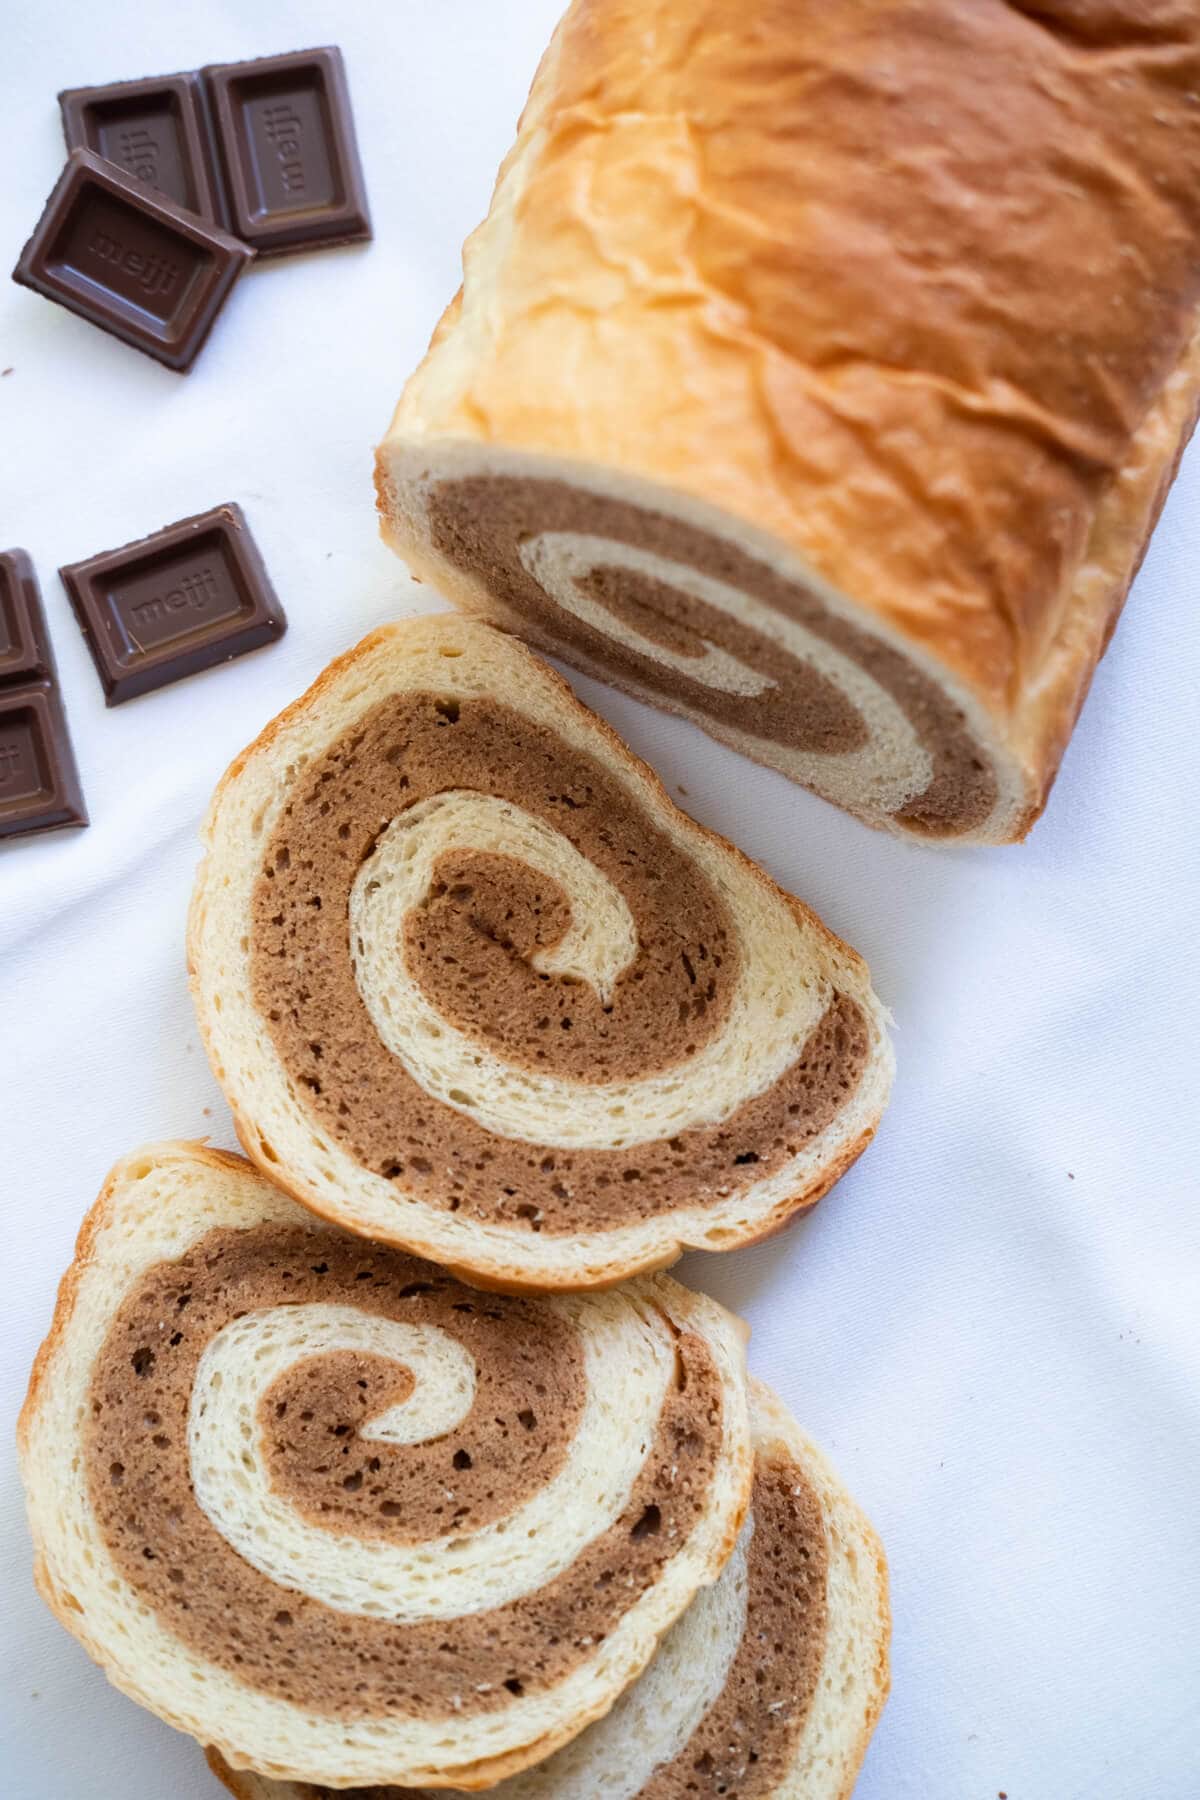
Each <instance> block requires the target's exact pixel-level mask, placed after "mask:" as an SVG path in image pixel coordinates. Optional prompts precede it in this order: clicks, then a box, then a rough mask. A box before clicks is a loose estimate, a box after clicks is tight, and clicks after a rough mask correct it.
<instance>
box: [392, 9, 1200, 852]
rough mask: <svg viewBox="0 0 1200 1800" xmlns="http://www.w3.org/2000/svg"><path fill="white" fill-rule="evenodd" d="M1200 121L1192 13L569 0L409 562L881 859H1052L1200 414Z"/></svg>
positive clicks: (507, 183) (425, 475)
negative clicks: (1110, 651) (800, 790)
mask: <svg viewBox="0 0 1200 1800" xmlns="http://www.w3.org/2000/svg"><path fill="white" fill-rule="evenodd" d="M1198 92H1200V7H1197V6H1196V4H1195V0H1141V3H1138V4H1135V3H1133V0H1127V3H1126V4H1118V3H1117V0H1095V3H1094V4H1091V3H1088V0H1039V3H1038V4H1036V5H1034V4H1028V5H1024V4H1019V3H1014V0H970V4H965V3H964V0H855V4H853V5H837V4H832V5H831V4H829V0H758V3H757V4H754V5H747V4H746V0H690V3H689V4H688V5H680V4H679V3H678V0H574V4H573V5H571V7H570V8H569V10H568V12H567V14H566V17H565V18H564V20H563V21H562V23H561V25H560V26H559V28H558V31H557V32H556V34H555V37H554V39H553V42H552V43H551V45H550V48H549V50H548V51H547V53H546V56H545V58H544V59H543V62H542V65H541V68H540V69H539V71H538V74H537V78H536V80H535V82H534V85H533V90H532V93H531V95H530V99H529V103H528V106H527V107H526V110H525V113H524V116H523V118H522V120H521V124H520V129H519V133H518V137H517V141H516V144H515V146H514V148H513V149H512V151H511V153H510V154H509V156H508V157H507V159H506V161H505V163H504V165H503V167H502V169H501V171H500V176H499V180H498V182H497V186H496V190H495V196H494V199H493V202H492V207H491V211H490V213H489V215H488V217H487V219H486V221H485V222H484V223H483V224H482V225H481V226H480V227H479V229H478V230H477V231H476V232H475V234H474V235H473V237H472V238H471V239H470V240H469V242H468V244H467V248H466V251H465V254H464V281H463V286H462V290H461V292H460V293H459V295H458V296H457V298H456V299H455V300H454V301H453V303H452V304H451V306H450V307H449V309H448V311H447V312H446V314H445V317H444V318H443V320H442V322H441V324H440V326H439V328H438V330H437V332H436V334H435V337H434V340H433V344H432V346H431V348H430V350H429V353H428V355H427V356H426V358H425V360H424V362H423V363H422V364H421V366H420V368H419V369H418V370H417V372H416V373H415V375H414V376H413V377H412V379H411V380H410V382H409V384H408V386H407V388H406V389H405V392H404V395H403V398H402V399H401V402H400V405H399V409H398V411H397V413H396V416H395V420H394V422H393V424H392V427H391V430H390V432H389V433H388V436H387V438H386V439H385V441H384V442H383V444H382V446H381V447H380V450H379V456H378V489H379V497H380V507H381V511H382V515H383V521H384V530H385V535H386V536H387V537H388V539H389V541H390V542H391V543H392V544H393V546H394V547H395V548H396V549H397V550H398V551H399V552H400V554H401V555H402V556H403V557H404V558H405V559H406V560H407V561H408V563H409V564H410V566H411V567H412V569H413V570H414V572H415V573H416V574H417V575H418V576H419V577H420V578H421V579H422V580H425V581H429V582H432V583H433V585H434V586H435V587H436V588H438V589H439V590H440V591H441V592H442V593H444V594H446V595H448V596H449V597H450V598H451V599H452V600H453V601H454V602H455V603H456V604H457V605H459V606H461V607H463V608H465V609H466V610H467V611H469V612H473V613H477V614H480V615H482V616H483V617H485V618H487V619H490V620H491V621H493V622H494V623H496V624H499V625H502V626H504V627H506V628H508V629H511V630H515V631H517V632H519V633H520V634H521V635H522V636H524V637H526V638H527V639H529V641H530V642H532V643H534V644H536V645H538V646H540V647H541V648H543V649H550V650H553V651H555V652H558V653H560V654H561V655H562V656H564V657H566V658H567V659H568V660H569V661H571V662H573V663H575V664H576V665H577V666H578V667H580V668H582V669H585V670H587V671H588V672H589V673H591V674H594V675H601V676H604V677H606V678H607V679H610V680H612V681H615V682H616V683H618V684H619V685H620V686H621V687H623V688H625V689H627V690H628V691H629V692H630V693H633V694H636V695H637V696H639V697H640V698H642V699H647V700H652V701H656V702H658V703H659V704H661V705H664V706H667V707H669V708H670V709H672V710H673V711H676V712H680V713H682V714H684V715H685V716H686V717H688V718H690V719H693V720H695V721H696V723H697V724H700V725H702V726H704V727H705V729H706V730H708V731H710V732H711V733H712V734H713V735H714V736H716V737H719V738H722V739H723V740H725V741H726V742H728V743H730V744H732V745H734V746H735V747H736V748H738V749H740V750H742V751H744V752H745V753H746V754H748V755H750V756H752V757H755V758H757V759H758V760H760V761H762V762H766V763H769V764H771V765H772V766H773V767H775V768H777V769H780V770H782V771H783V772H784V773H785V774H788V775H790V776H792V777H793V778H794V779H795V780H797V781H801V782H804V783H805V784H807V785H808V786H810V787H812V788H815V789H816V791H817V792H818V793H821V794H823V795H825V796H826V797H827V798H829V799H830V800H833V801H836V802H837V803H838V804H839V805H841V806H844V807H847V808H848V809H849V810H850V811H852V812H854V813H856V814H858V815H859V816H861V817H862V818H864V819H867V820H869V821H870V822H872V823H873V824H876V825H882V826H887V827H890V828H892V829H894V830H896V831H900V832H906V833H913V834H917V835H921V836H934V837H947V838H951V837H952V838H959V839H966V840H974V841H978V842H1002V841H1008V840H1011V839H1015V838H1019V837H1021V836H1022V835H1023V834H1024V833H1025V832H1026V831H1027V829H1028V828H1029V826H1030V824H1031V823H1032V821H1033V820H1034V819H1035V818H1036V817H1037V815H1038V813H1039V812H1040V810H1041V808H1042V807H1043V805H1044V804H1045V801H1046V797H1047V794H1048V791H1049V788H1050V784H1051V782H1052V781H1053V779H1054V775H1055V772H1056V770H1057V767H1058V763H1059V759H1060V757H1061V755H1062V752H1063V750H1064V747H1065V745H1066V742H1067V739H1068V737H1069V735H1070V732H1071V729H1072V727H1073V725H1074V722H1075V718H1076V715H1077V713H1078V711H1079V708H1080V706H1081V704H1082V702H1083V699H1084V695H1085V693H1086V691H1087V687H1088V684H1089V682H1090V680H1091V676H1092V672H1093V670H1094V668H1095V666H1096V662H1097V660H1098V658H1099V657H1100V655H1101V653H1102V651H1103V649H1104V647H1105V644H1106V642H1107V640H1108V637H1109V635H1110V633H1111V631H1112V629H1113V626H1114V624H1115V622H1116V618H1117V614H1118V612H1119V610H1120V608H1121V604H1122V602H1123V600H1124V597H1125V594H1126V591H1127V589H1128V587H1129V584H1130V581H1131V580H1132V577H1133V575H1134V573H1135V571H1136V569H1137V566H1138V563H1139V561H1140V558H1141V556H1142V553H1143V550H1144V548H1145V545H1146V541H1147V538H1148V536H1149V533H1150V531H1151V529H1152V527H1153V524H1154V520H1155V518H1156V516H1157V512H1158V508H1159V506H1160V505H1161V502H1162V500H1163V497H1164V495H1165V493H1166V490H1167V488H1168V486H1169V484H1170V482H1171V479H1172V477H1173V474H1174V470H1175V467H1176V465H1177V462H1178V458H1179V456H1180V454H1181V451H1182V448H1183V445H1184V443H1185V442H1186V440H1187V438H1188V436H1189V434H1190V432H1191V429H1192V426H1193V423H1194V421H1195V417H1196V411H1197V404H1198V398H1200V311H1198V308H1200V106H1197V104H1196V95H1197V93H1198ZM1144 700H1145V697H1144V696H1141V697H1138V696H1130V703H1131V704H1140V703H1144Z"/></svg>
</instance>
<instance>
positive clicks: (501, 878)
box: [189, 615, 892, 1290]
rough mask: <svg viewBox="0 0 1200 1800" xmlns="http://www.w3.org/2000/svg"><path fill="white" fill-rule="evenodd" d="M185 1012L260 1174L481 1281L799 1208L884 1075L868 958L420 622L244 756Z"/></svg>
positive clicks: (562, 707)
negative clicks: (190, 1012) (191, 1003)
mask: <svg viewBox="0 0 1200 1800" xmlns="http://www.w3.org/2000/svg"><path fill="white" fill-rule="evenodd" d="M204 838H205V844H206V854H205V857H204V861H203V863H202V865H201V868H200V871H199V874H198V876H197V881H196V887H195V894H194V898H193V902H192V910H191V920H190V928H189V952H190V958H189V960H190V967H191V976H192V990H193V994H194V997H195V1002H196V1010H197V1014H198V1017H199V1021H200V1029H201V1031H202V1033H203V1036H204V1041H205V1044H206V1046H207V1049H208V1053H209V1056H210V1058H211V1061H212V1064H213V1068H214V1070H215V1072H216V1075H217V1078H218V1080H219V1081H220V1083H221V1085H222V1087H223V1088H224V1090H225V1094H226V1096H227V1098H228V1100H229V1103H230V1105H231V1107H232V1109H233V1113H234V1117H235V1119H236V1122H237V1128H238V1133H239V1136H240V1137H241V1140H242V1143H243V1144H244V1146H245V1148H246V1150H247V1152H248V1154H249V1155H250V1156H251V1157H252V1158H253V1160H254V1161H255V1162H256V1163H257V1164H258V1165H259V1166H260V1167H261V1168H262V1169H263V1171H264V1172H265V1173H266V1174H268V1175H269V1176H270V1177H271V1179H272V1180H273V1181H275V1182H277V1183H279V1184H280V1185H281V1186H282V1187H284V1188H285V1189H286V1190H287V1191H288V1192H289V1193H290V1194H292V1195H293V1196H294V1197H295V1198H296V1199H297V1200H300V1201H302V1202H303V1203H304V1204H305V1205H306V1206H309V1207H311V1208H312V1209H313V1211H314V1212H317V1213H320V1214H322V1215H324V1216H325V1217H327V1218H329V1219H331V1220H333V1221H335V1222H336V1223H338V1224H339V1225H343V1226H346V1227H347V1228H349V1229H350V1230H352V1231H355V1232H359V1233H361V1234H363V1235H364V1236H367V1237H371V1238H375V1239H378V1240H380V1241H382V1242H385V1243H391V1244H398V1245H403V1246H404V1247H406V1248H408V1249H410V1250H413V1251H415V1252H417V1253H418V1254H420V1255H422V1256H427V1257H429V1258H431V1259H433V1260H435V1261H438V1262H442V1263H445V1264H447V1265H449V1266H451V1267H453V1268H454V1269H455V1270H457V1271H459V1272H461V1273H463V1274H465V1275H466V1276H468V1277H469V1278H470V1279H471V1280H472V1281H475V1282H477V1283H479V1284H481V1285H492V1286H496V1287H499V1288H505V1289H523V1288H524V1289H539V1290H540V1289H547V1288H585V1287H593V1286H600V1285H604V1284H607V1283H611V1282H614V1281H617V1280H619V1279H621V1278H623V1277H626V1276H628V1275H631V1274H633V1273H635V1272H638V1271H642V1270H648V1269H653V1268H658V1267H662V1266H663V1265H665V1264H667V1263H669V1262H671V1261H672V1260H673V1259H674V1258H675V1257H676V1256H678V1255H679V1253H680V1251H681V1250H683V1249H684V1248H687V1247H689V1246H697V1247H700V1248H704V1249H710V1250H715V1249H728V1248H732V1247H733V1246H736V1245H739V1244H746V1243H750V1242H753V1241H754V1240H756V1239H758V1238H761V1237H763V1236H764V1235H766V1234H767V1233H769V1232H771V1231H773V1230H775V1229H776V1228H778V1227H779V1226H781V1225H783V1224H784V1223H785V1222H786V1221H787V1219H788V1218H790V1217H791V1216H792V1215H793V1214H794V1213H796V1212H797V1211H799V1210H800V1209H801V1208H803V1207H806V1206H810V1205H812V1204H813V1202H814V1201H816V1200H818V1199H819V1198H820V1197H821V1195H822V1194H824V1193H825V1192H826V1190H827V1189H828V1188H829V1187H830V1186H831V1185H832V1183H833V1182H834V1181H835V1180H836V1179H837V1178H838V1176H839V1175H841V1174H842V1173H843V1171H844V1170H845V1169H846V1168H848V1167H849V1165H850V1164H851V1163H852V1162H853V1161H854V1159H855V1158H856V1157H857V1156H858V1155H859V1153H860V1152H861V1151H862V1150H863V1148H864V1147H865V1146H866V1144H867V1143H868V1141H869V1140H870V1138H871V1136H872V1134H873V1133H874V1131H875V1128H876V1125H877V1124H878V1121H879V1118H880V1115H881V1113H882V1110H883V1107H884V1104H885V1102H886V1098H887V1094H888V1089H889V1085H890V1082H891V1075H892V1056H891V1049H890V1046H889V1043H888V1039H887V1032H886V1020H885V1014H884V1010H883V1008H882V1006H881V1005H880V1003H879V1001H878V999H877V998H876V997H875V994H874V993H873V991H872V988H871V983H870V977H869V973H868V971H867V969H866V967H865V965H864V964H863V962H862V960H861V959H860V958H859V957H858V956H857V955H856V954H855V953H854V951H852V950H850V949H849V948H848V947H847V946H846V945H845V944H843V943H842V942H841V941H840V940H839V939H838V938H836V937H835V936H834V935H833V934H832V932H830V931H828V930H826V928H825V927H824V925H822V924H821V922H820V920H819V919H817V918H816V917H815V916H814V914H813V913H812V912H811V911H810V910H809V909H808V908H807V907H806V906H804V905H803V904H802V903H801V902H800V901H799V900H797V899H795V898H793V897H792V896H791V895H789V894H785V893H783V892H782V891H781V890H780V889H779V888H778V887H777V886H776V885H775V884H774V883H773V882H772V881H771V880H770V879H769V878H768V877H767V876H766V875H765V874H764V873H763V871H762V870H761V869H759V868H757V867H756V866H755V865H754V864H753V863H751V862H749V861H748V860H747V859H746V858H745V857H744V856H742V855H741V854H740V853H739V852H738V851H737V850H735V849H734V848H733V847H732V846H731V845H730V844H728V843H726V842H725V841H724V840H723V839H721V838H719V837H717V836H715V835H714V834H713V833H712V832H710V831H706V830H705V829H704V828H703V827H702V826H701V825H698V824H697V823H696V822H695V821H694V820H692V819H690V818H688V817H687V816H686V815H685V814H684V813H682V812H680V811H679V809H678V808H677V807H675V806H674V805H673V804H672V802H671V801H670V799H669V798H668V796H667V794H666V792H665V790H664V788H663V786H662V784H661V782H659V781H658V779H657V778H656V777H655V775H654V774H653V773H652V772H651V770H650V769H648V768H647V767H646V765H645V764H644V763H642V762H639V761H638V760H637V758H636V757H634V756H633V755H632V754H631V753H630V751H629V750H628V749H627V748H626V747H625V745H624V744H622V743H621V742H620V740H619V739H618V738H617V737H616V735H615V734H614V733H613V732H612V731H611V730H610V729H609V727H608V726H607V725H605V724H604V723H603V722H602V721H601V720H599V719H597V718H596V717H595V716H594V715H593V714H591V713H589V712H588V711H587V710H586V709H585V708H584V707H583V706H581V705H580V704H579V702H578V701H577V700H576V699H575V697H574V695H573V694H572V692H571V690H570V688H569V687H568V686H567V684H566V683H565V682H564V681H563V680H562V679H561V678H560V677H559V676H558V675H556V674H555V673H554V672H553V671H552V670H550V669H549V668H547V667H546V665H545V664H544V663H542V662H540V661H539V660H538V659H537V658H536V657H535V656H533V655H532V654H531V653H530V652H529V651H528V650H527V649H525V648H524V647H523V646H522V645H521V644H519V643H517V642H516V641H515V640H514V639H512V638H509V637H506V636H504V635H503V634H502V633H499V632H497V631H495V630H493V629H492V628H491V627H489V626H486V625H482V624H480V623H478V622H476V621H472V620H468V619H465V618H462V617H457V616H454V615H440V616H436V617H427V618H418V619H410V620H406V621H404V622H403V623H401V624H397V625H394V626H390V627H387V628H385V629H384V630H382V631H379V632H376V633H375V634H374V635H373V636H371V637H368V638H367V639H365V640H364V642H363V643H361V644H360V645H359V646H358V647H357V648H356V649H354V650H352V651H350V652H349V653H348V654H347V655H345V656H343V657H341V658H340V659H339V660H338V661H337V662H335V663H333V664H332V665H331V666H330V667H329V668H328V669H327V670H326V671H325V672H324V674H322V675H321V676H320V677H319V678H318V680H317V681H316V683H315V684H314V685H313V687H312V688H310V690H309V691H308V693H307V694H305V695H304V696H303V697H302V698H301V699H300V700H298V701H297V702H296V703H295V705H293V706H291V707H290V708H288V710H287V711H286V712H284V713H283V714H282V715H281V716H280V717H279V718H278V719H276V720H275V721H274V723H273V724H271V725H269V726H268V727H267V729H266V730H265V731H264V732H263V734H262V736H261V737H260V738H259V739H258V740H257V741H256V742H255V743H254V744H252V745H251V746H250V748H249V749H248V750H246V751H245V752H244V753H243V754H242V755H241V756H240V757H238V759H237V760H236V762H235V763H234V764H233V766H232V768H231V769H230V770H229V772H228V773H227V774H226V776H225V777H224V779H223V780H222V782H221V783H220V785H219V787H218V789H217V792H216V795H215V797H214V800H213V802H212V806H211V808H210V811H209V815H208V819H207V823H206V825H205V828H204Z"/></svg>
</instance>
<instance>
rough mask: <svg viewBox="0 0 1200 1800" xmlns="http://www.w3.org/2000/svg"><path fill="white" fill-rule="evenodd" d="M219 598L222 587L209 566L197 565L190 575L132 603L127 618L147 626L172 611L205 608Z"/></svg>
mask: <svg viewBox="0 0 1200 1800" xmlns="http://www.w3.org/2000/svg"><path fill="white" fill-rule="evenodd" d="M220 598H221V589H220V586H219V585H218V582H217V578H216V576H215V575H214V574H213V572H212V570H211V569H210V568H207V567H205V568H203V569H196V570H195V571H194V572H193V573H192V574H191V575H185V576H184V577H183V579H182V580H181V581H179V582H177V584H176V585H175V586H174V587H170V588H166V589H165V590H164V591H163V592H162V593H161V594H152V595H151V596H150V598H149V599H148V600H139V601H138V603H137V605H136V606H131V607H130V609H129V622H130V624H131V625H135V626H138V627H140V628H141V629H143V630H144V629H145V628H146V627H147V626H150V625H159V624H161V623H162V622H163V620H165V619H169V618H170V616H171V614H172V613H182V612H207V611H208V610H209V608H210V607H212V606H215V605H216V604H217V603H218V602H219V601H220Z"/></svg>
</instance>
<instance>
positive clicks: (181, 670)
mask: <svg viewBox="0 0 1200 1800" xmlns="http://www.w3.org/2000/svg"><path fill="white" fill-rule="evenodd" d="M59 574H60V575H61V576H62V578H63V582H64V585H65V586H66V590H67V593H68V594H69V595H70V597H71V605H72V606H73V607H74V608H75V614H76V617H77V618H78V620H79V623H80V625H81V627H82V629H83V635H84V637H85V638H86V639H87V643H88V648H89V650H90V651H91V653H92V659H93V661H94V662H95V664H96V668H97V669H98V670H99V672H100V680H101V681H102V683H103V684H104V696H105V699H106V700H107V702H108V704H109V706H119V705H120V704H121V702H122V701H123V700H132V699H133V698H134V697H135V696H136V695H138V694H146V693H149V692H150V690H151V689H152V688H159V687H165V686H166V685H167V683H168V682H172V681H179V680H181V679H182V678H183V677H184V676H185V675H195V674H198V673H199V671H200V670H201V669H210V668H212V666H213V664H214V663H220V662H230V661H231V660H232V659H233V658H234V657H235V656H243V655H244V654H245V653H246V651H247V650H257V649H258V648H259V647H260V645H262V644H270V643H273V642H274V640H275V639H276V638H278V637H282V636H283V634H284V632H285V630H286V629H287V620H286V618H285V617H284V613H283V608H282V607H281V606H280V604H279V601H278V599H277V598H276V595H275V590H274V588H273V587H272V586H271V581H270V577H269V576H268V574H267V571H266V569H265V567H264V565H263V560H262V558H261V556H260V555H259V553H258V550H257V548H256V546H255V543H254V540H253V538H252V537H251V536H250V531H249V528H248V526H247V524H246V520H245V517H244V515H243V513H242V509H241V507H240V506H233V505H227V506H216V507H214V508H213V510H212V511H211V512H206V513H197V514H196V515H195V516H194V517H193V518H190V519H180V520H179V522H178V523H177V524H175V525H167V526H166V527H164V529H163V530H162V531H156V532H155V533H154V534H153V535H152V536H151V537H147V538H141V539H139V541H138V542H137V543H135V544H125V545H124V546H123V547H122V548H121V549H119V550H106V551H103V552H102V553H101V554H100V555H99V556H92V557H89V558H88V559H87V561H86V562H77V563H69V564H67V566H66V567H65V568H62V569H60V570H59Z"/></svg>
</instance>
